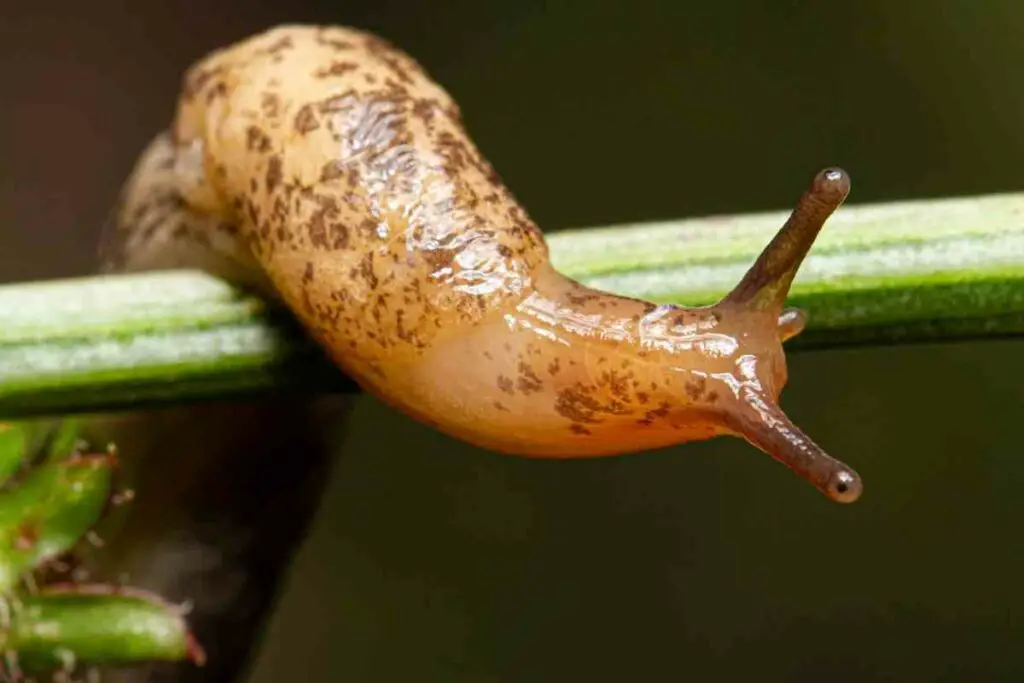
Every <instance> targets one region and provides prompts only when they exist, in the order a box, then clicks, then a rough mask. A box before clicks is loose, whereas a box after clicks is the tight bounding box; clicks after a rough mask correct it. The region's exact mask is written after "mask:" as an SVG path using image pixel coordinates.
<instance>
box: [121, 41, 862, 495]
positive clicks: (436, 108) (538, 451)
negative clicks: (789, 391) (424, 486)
mask: <svg viewBox="0 0 1024 683" xmlns="http://www.w3.org/2000/svg"><path fill="white" fill-rule="evenodd" d="M848 192H849V179H848V177H847V175H846V174H845V173H844V172H843V171H842V170H839V169H828V170H825V171H822V172H821V173H819V174H818V176H817V177H816V178H815V179H814V181H813V183H812V184H811V186H810V188H809V189H808V190H807V191H806V193H805V194H804V195H803V197H802V198H801V199H800V201H799V203H798V204H797V206H796V209H795V210H794V212H793V213H792V215H791V217H790V218H789V220H788V221H787V222H786V224H785V225H784V226H783V227H782V229H781V230H780V231H779V233H778V235H777V236H776V237H775V238H774V239H773V240H772V241H771V243H770V244H769V245H768V246H767V248H766V249H765V250H764V252H763V253H762V254H761V256H760V257H759V258H758V259H757V261H756V263H754V265H753V266H752V268H751V269H750V270H749V271H748V272H747V274H746V276H745V277H744V278H743V279H742V281H741V282H740V283H739V284H738V285H737V286H736V288H735V289H734V290H733V291H732V292H731V293H730V294H729V295H728V296H726V297H725V298H724V299H723V300H722V301H720V302H719V303H717V304H715V305H713V306H708V307H700V308H687V307H683V306H676V305H655V304H653V303H648V302H645V301H639V300H636V299H631V298H626V297H622V296H616V295H613V294H610V293H606V292H601V291H596V290H594V289H590V288H588V287H586V286H583V285H581V284H580V283H577V282H575V281H573V280H571V279H569V278H567V277H565V276H563V275H561V274H559V273H558V272H556V271H555V270H554V269H553V268H552V266H551V264H550V262H549V258H548V250H547V246H546V244H545V241H544V238H543V237H542V235H541V233H540V231H539V229H538V228H537V226H536V225H534V223H533V222H532V221H531V220H530V218H529V216H528V215H527V214H526V212H525V211H524V210H523V208H522V207H520V206H519V204H517V203H516V200H515V199H514V198H513V196H512V194H511V193H510V192H509V190H508V189H506V188H505V186H504V185H503V184H502V182H501V180H500V179H499V177H498V175H497V174H496V173H495V171H494V170H493V169H492V168H491V166H490V165H489V164H488V163H487V161H485V160H484V159H483V157H482V156H481V155H480V152H479V151H478V150H477V148H476V147H475V146H474V144H473V143H472V141H471V140H470V139H469V137H468V136H467V134H466V132H465V130H464V129H463V124H462V121H461V118H460V113H459V109H458V107H457V106H456V104H455V103H454V102H453V101H452V99H451V97H450V96H449V95H448V94H447V93H446V92H445V91H444V90H443V89H442V88H441V87H440V86H439V85H437V84H436V83H434V82H433V81H432V80H431V79H430V78H429V77H428V76H427V75H426V74H425V72H424V71H423V69H422V68H421V67H420V66H419V65H418V64H417V63H416V62H415V61H413V59H411V58H410V57H409V56H407V55H405V54H404V53H402V52H401V51H399V50H397V49H395V48H394V47H392V46H390V45H389V44H387V43H386V42H384V41H383V40H381V39H380V38H377V37H375V36H372V35H369V34H367V33H364V32H361V31H357V30H353V29H348V28H334V27H314V26H282V27H278V28H275V29H272V30H270V31H267V32H265V33H263V34H261V35H257V36H255V37H251V38H249V39H246V40H243V41H241V42H239V43H236V44H234V45H231V46H229V47H227V48H225V49H222V50H219V51H216V52H214V53H212V54H211V55H209V56H207V57H205V58H204V59H202V60H201V61H200V62H198V63H197V64H196V65H194V66H193V67H191V68H190V69H189V70H188V72H187V73H186V75H185V78H184V84H183V90H182V93H181V98H180V101H179V104H178V109H177V114H176V117H175V120H174V122H173V125H172V126H171V127H170V129H169V130H168V131H166V132H164V133H162V134H161V135H159V136H158V137H156V138H155V140H154V141H153V142H152V143H151V144H150V146H149V148H148V149H147V150H146V151H145V152H144V154H143V155H142V157H141V158H140V160H139V161H138V163H137V165H136V168H135V170H134V171H133V174H132V176H131V178H130V179H129V181H128V183H127V185H126V188H125V192H124V194H123V196H122V199H121V203H120V205H119V209H118V213H117V218H116V227H117V237H116V239H117V241H118V248H119V250H120V253H119V255H118V257H119V263H118V264H117V267H118V268H119V269H121V270H139V269H152V268H174V267H194V268H203V269H206V270H208V271H210V272H212V273H214V274H217V275H219V276H221V277H224V278H227V279H231V280H234V281H237V282H240V283H246V284H248V285H250V286H254V287H257V288H259V289H260V290H261V291H262V292H264V293H265V294H266V295H267V296H272V297H275V298H277V299H279V300H280V301H281V302H283V303H284V304H285V305H286V306H287V307H288V308H289V309H290V310H291V311H292V312H293V313H294V314H295V316H297V318H298V320H299V321H300V322H301V323H302V325H303V326H304V327H305V329H306V330H307V331H308V332H309V333H310V335H311V336H312V337H313V338H314V339H315V340H316V341H317V342H318V343H319V344H320V345H321V347H322V348H323V349H325V350H326V352H327V353H328V355H329V356H330V358H331V359H332V360H333V362H335V363H336V364H337V365H338V366H339V367H340V368H341V369H343V370H344V371H345V372H346V373H348V374H349V375H350V376H351V377H353V378H354V379H355V380H356V381H357V382H358V383H359V384H360V385H361V386H362V387H363V388H364V389H365V390H367V391H369V392H370V393H372V394H374V395H376V396H377V397H379V398H381V399H383V400H385V401H386V402H388V403H389V404H391V405H392V406H394V407H396V408H398V409H400V410H402V411H403V412H405V413H407V414H409V415H411V416H413V417H414V418H416V419H419V420H421V421H423V422H425V423H427V424H429V425H432V426H433V427H435V428H436V429H439V430H441V431H443V432H446V433H448V434H449V435H452V436H455V437H457V438H460V439H463V440H465V441H468V442H471V443H473V444H476V445H479V446H482V447H486V448H489V449H493V450H495V451H499V452H504V453H509V454H518V455H523V456H534V457H558V458H569V457H591V456H607V455H615V454H622V453H626V452H635V451H642V450H646V449H653V448H658V447H663V446H668V445H672V444H678V443H682V442H687V441H693V440H699V439H707V438H710V437H714V436H717V435H722V434H732V435H736V436H740V437H742V438H744V439H746V440H747V441H749V442H750V443H751V444H753V445H755V446H757V447H758V448H760V449H762V450H764V451H765V452H767V453H768V454H770V455H771V456H772V457H774V458H776V459H777V460H779V461H780V462H782V463H783V464H785V465H787V466H788V467H790V468H792V469H793V470H794V471H796V472H797V473H798V474H799V475H800V476H802V477H804V478H805V479H807V480H808V481H810V482H811V483H812V484H814V486H816V487H817V488H818V489H819V490H821V491H822V492H824V493H825V494H826V495H828V496H829V497H831V498H832V499H833V500H836V501H840V502H852V501H854V500H856V499H857V498H858V497H859V496H860V493H861V481H860V478H859V477H858V475H857V474H856V473H855V472H854V471H853V470H851V469H850V468H848V467H846V466H845V465H843V464H842V463H840V462H838V461H836V460H834V459H832V458H831V457H829V456H828V455H827V454H826V453H825V452H823V451H822V450H821V448H819V447H818V446H817V445H816V444H815V443H814V442H812V441H811V440H810V439H809V438H808V437H807V436H805V435H804V434H803V433H802V432H801V431H800V430H799V429H798V428H797V427H796V426H795V425H794V424H793V423H792V422H791V421H790V420H789V419H788V418H787V417H786V415H785V414H784V413H783V412H782V410H781V409H780V408H779V406H778V403H777V401H778V397H779V393H780V392H781V390H782V388H783V386H784V385H785V383H786V380H787V370H786V360H785V356H784V353H783V349H782V343H783V342H784V341H785V340H786V339H789V338H791V337H793V336H795V335H797V334H799V333H800V332H801V331H802V330H803V328H804V325H805V318H804V315H803V314H802V313H801V312H799V311H797V310H794V309H783V302H784V299H785V298H786V295H787V293H788V291H789V287H790V284H791V282H792V280H793V277H794V275H795V274H796V271H797V268H798V267H799V265H800V263H801V261H802V260H803V258H804V256H805V255H806V253H807V251H808V249H809V248H810V246H811V243H812V242H813V241H814V239H815V237H816V235H817V233H818V231H819V230H820V229H821V227H822V225H823V223H824V221H825V220H826V219H827V218H828V217H829V216H830V215H831V214H832V212H833V211H834V210H835V209H836V208H837V207H838V206H839V205H840V204H841V203H842V202H843V201H844V199H845V198H846V196H847V194H848Z"/></svg>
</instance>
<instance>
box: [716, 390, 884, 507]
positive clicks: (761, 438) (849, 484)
mask: <svg viewBox="0 0 1024 683" xmlns="http://www.w3.org/2000/svg"><path fill="white" fill-rule="evenodd" d="M743 391H744V394H743V395H742V396H741V403H740V405H741V408H740V414H738V415H736V416H734V420H735V427H736V428H737V430H738V431H739V433H740V435H741V436H742V437H743V438H744V439H746V440H747V441H748V442H750V443H751V444H752V445H754V446H756V447H757V448H760V449H761V450H762V451H764V452H765V453H767V454H768V455H770V456H772V457H773V458H775V459H776V460H777V461H779V462H781V463H782V464H783V465H785V466H786V467H788V468H790V469H791V470H793V471H794V472H795V473H796V474H797V475H799V476H800V477H802V478H804V479H806V480H807V481H808V482H810V483H811V484H812V485H813V486H814V487H815V488H817V489H818V490H819V491H821V492H822V493H824V494H825V495H826V496H828V497H829V498H831V499H832V500H834V501H836V502H838V503H852V502H854V501H856V500H857V499H858V498H860V494H861V492H862V491H863V488H864V487H863V484H862V483H861V479H860V475H858V474H857V473H856V472H855V471H854V470H853V469H851V468H850V467H848V466H847V465H845V464H844V463H842V462H840V461H838V460H836V459H835V458H832V457H831V456H829V455H828V454H827V453H825V451H823V450H822V449H821V447H820V446H818V445H817V444H816V443H814V442H813V441H811V439H810V438H809V437H808V436H807V435H806V434H804V433H803V432H802V431H800V429H799V428H798V427H797V426H796V425H795V424H793V422H792V421H791V420H790V419H789V418H788V417H787V416H786V414H785V413H784V412H782V409H781V408H779V406H778V405H776V404H775V402H774V401H771V400H770V399H768V398H766V397H765V396H764V395H763V394H762V393H761V392H759V391H756V390H755V389H753V388H750V387H747V388H745V389H744V390H743Z"/></svg>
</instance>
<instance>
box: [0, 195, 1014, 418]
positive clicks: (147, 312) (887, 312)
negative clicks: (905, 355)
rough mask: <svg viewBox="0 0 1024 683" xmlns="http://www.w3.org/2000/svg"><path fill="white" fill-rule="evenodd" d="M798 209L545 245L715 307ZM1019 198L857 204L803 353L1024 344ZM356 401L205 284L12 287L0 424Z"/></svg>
mask: <svg viewBox="0 0 1024 683" xmlns="http://www.w3.org/2000/svg"><path fill="white" fill-rule="evenodd" d="M787 214H788V212H785V211H783V212H772V213H762V214H750V215H744V216H722V217H711V218H699V219H691V220H679V221H671V222H666V223H647V224H639V225H632V226H617V227H610V228H591V229H586V230H571V231H565V232H560V233H557V234H553V235H551V236H549V238H548V241H549V244H550V246H551V253H552V259H553V261H554V264H555V266H556V267H557V268H559V269H560V270H561V271H562V272H564V273H566V274H567V275H570V276H572V277H575V278H577V279H579V280H580V281H582V282H584V283H585V284H588V285H591V286H593V287H598V288H601V289H605V290H608V291H611V292H615V293H617V294H623V295H628V296H633V297H641V298H645V299H649V300H653V301H656V302H673V303H681V304H691V305H696V304H706V303H712V302H713V301H715V300H716V299H717V298H718V297H720V296H721V295H723V294H724V293H725V292H726V291H728V290H729V288H730V287H731V286H732V285H733V284H734V283H736V282H737V281H738V280H739V279H740V278H741V276H742V275H743V273H744V272H745V271H746V269H747V268H748V267H749V266H750V265H751V263H753V261H754V259H755V258H756V256H757V255H758V253H759V252H760V250H761V249H762V248H763V247H764V245H765V244H767V243H768V241H769V239H770V238H771V237H772V235H773V234H774V233H775V231H776V230H778V228H779V227H780V226H781V225H782V223H783V221H784V220H785V218H786V216H787ZM1022 217H1024V194H1006V195H992V196H984V197H971V198H962V199H941V200H924V201H910V202H898V203H889V204H878V205H864V206H847V207H844V208H842V209H840V211H839V212H838V213H837V214H836V215H835V216H834V217H833V218H832V219H831V220H830V221H829V224H828V225H827V226H826V228H825V230H824V231H823V233H822V236H821V237H820V238H819V240H818V242H817V243H816V244H815V246H814V248H813V249H812V250H811V254H810V256H809V257H808V259H807V261H806V262H805V263H804V265H803V267H802V268H801V270H800V273H799V275H798V277H797V279H796V282H795V283H794V286H793V290H792V293H791V296H790V303H791V304H792V305H795V306H799V307H801V308H803V309H805V310H806V311H807V312H808V314H809V316H810V325H809V327H808V329H807V331H806V332H805V333H804V334H803V335H802V336H801V337H798V338H797V339H796V340H794V341H793V342H791V343H790V346H792V347H793V348H805V349H806V348H822V347H828V346H838V345H851V344H856V345H865V344H886V343H896V342H910V341H929V340H950V339H963V338H972V337H983V336H1006V335H1016V334H1020V333H1022V332H1024V220H1022ZM346 387H351V385H350V384H348V383H347V382H346V381H345V380H344V378H343V377H341V375H340V373H338V372H337V371H335V370H331V369H328V368H327V367H326V365H325V361H324V360H323V359H322V358H321V356H320V354H319V353H318V352H317V351H316V350H315V349H313V348H312V346H311V345H310V343H309V342H308V341H307V340H306V338H305V337H304V336H303V335H302V334H301V333H300V332H299V331H298V330H297V329H296V328H295V327H294V323H293V322H292V321H291V320H290V318H288V317H287V316H282V315H279V314H277V313H275V312H274V311H272V310H270V309H269V308H268V307H267V306H266V304H265V303H264V302H263V301H261V300H260V299H258V298H256V297H253V296H251V295H248V294H245V293H242V292H240V291H238V290H236V289H235V288H233V287H231V286H230V285H228V284H226V283H224V282H222V281H219V280H217V279H214V278H210V277H207V276H205V275H203V274H201V273H193V272H184V271H183V272H173V273H148V274H143V275H122V276H103V277H93V278H85V279H78V280H64V281H51V282H41V283H25V284H12V285H7V286H3V287H0V419H6V418H17V417H25V416H30V415H40V414H64V413H74V412H89V411H96V410H104V409H116V408H121V407H129V406H131V407H139V406H141V405H146V404H162V403H167V402H176V401H191V400H201V399H207V398H217V397H224V396H227V395H240V394H252V393H255V392H265V391H269V390H275V389H276V390H279V389H296V390H301V391H309V390H337V389H344V388H346Z"/></svg>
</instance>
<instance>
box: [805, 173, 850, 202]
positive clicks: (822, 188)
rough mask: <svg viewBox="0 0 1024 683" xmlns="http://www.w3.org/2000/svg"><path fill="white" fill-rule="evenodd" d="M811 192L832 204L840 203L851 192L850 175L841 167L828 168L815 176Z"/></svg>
mask: <svg viewBox="0 0 1024 683" xmlns="http://www.w3.org/2000/svg"><path fill="white" fill-rule="evenodd" d="M811 192H812V193H813V194H814V195H815V196H817V197H820V198H821V199H823V200H824V201H827V202H828V203H830V204H835V205H839V204H841V203H842V202H843V201H844V200H845V199H846V197H847V196H848V195H849V194H850V175H849V174H848V173H847V172H846V171H844V170H843V169H841V168H839V167H838V166H832V167H830V168H826V169H824V170H822V171H820V172H819V173H818V175H816V176H815V177H814V183H813V184H812V185H811Z"/></svg>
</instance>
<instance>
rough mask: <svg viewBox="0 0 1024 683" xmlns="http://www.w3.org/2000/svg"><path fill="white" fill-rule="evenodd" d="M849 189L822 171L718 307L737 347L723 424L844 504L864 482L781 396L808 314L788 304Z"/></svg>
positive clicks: (727, 377)
mask: <svg viewBox="0 0 1024 683" xmlns="http://www.w3.org/2000/svg"><path fill="white" fill-rule="evenodd" d="M849 191H850V181H849V177H848V176H847V175H846V173H845V172H844V171H842V170H841V169H837V168H830V169H826V170H824V171H822V172H820V173H819V174H818V175H817V176H816V177H815V178H814V181H813V183H812V184H811V187H810V188H809V189H808V190H807V191H806V192H805V193H804V195H803V197H801V199H800V201H799V203H798V204H797V206H796V209H795V210H794V211H793V213H792V214H791V215H790V217H789V220H787V221H786V223H785V225H784V226H783V227H782V229H781V230H779V232H778V234H777V235H776V236H775V238H774V239H773V240H772V241H771V242H770V243H769V244H768V246H767V247H766V248H765V250H764V251H763V252H762V253H761V255H760V257H759V258H758V259H757V261H756V262H755V263H754V265H753V266H752V267H751V268H750V270H749V271H747V273H746V275H745V276H744V277H743V279H742V280H741V281H740V283H739V284H738V285H737V286H736V288H735V289H734V290H733V291H732V292H731V293H730V294H729V295H728V296H726V297H725V298H724V299H723V300H722V301H721V302H720V303H718V304H717V305H716V306H714V307H713V308H712V310H713V311H714V312H715V314H716V316H717V317H718V318H720V320H721V325H722V329H723V330H728V331H729V332H730V333H731V336H732V337H733V338H734V339H735V340H736V341H737V344H738V346H737V348H736V352H735V353H734V354H731V361H732V363H731V366H730V369H729V371H728V372H726V373H722V374H720V375H717V379H720V380H722V381H723V382H725V384H727V386H728V391H727V392H725V393H727V398H726V399H725V400H724V401H721V402H720V403H719V405H718V406H716V409H715V410H716V413H717V414H718V416H719V420H720V421H721V422H722V423H723V425H724V426H725V427H726V428H727V429H728V430H729V431H731V432H733V433H735V434H737V435H739V436H741V437H743V438H744V439H746V440H747V441H748V442H750V443H751V444H753V445H754V446H757V447H758V448H760V449H761V450H763V451H765V452H766V453H768V454H769V455H771V456H772V457H773V458H775V459H776V460H778V461H779V462H781V463H782V464H784V465H786V466H787V467H789V468H790V469H792V470H793V471H794V472H796V473H797V474H798V475H800V476H801V477H803V478H804V479H806V480H807V481H809V482H810V483H811V484H813V485H814V486H815V487H816V488H818V490H820V491H821V492H822V493H824V494H825V495H827V496H829V497H830V498H831V499H832V500H835V501H837V502H842V503H851V502H853V501H855V500H856V499H857V498H858V497H859V496H860V494H861V490H862V484H861V480H860V477H859V476H858V475H857V473H856V472H854V471H853V470H852V469H851V468H849V467H847V466H846V465H844V464H843V463H841V462H839V461H837V460H835V459H833V458H832V457H830V456H829V455H828V454H826V453H825V452H824V451H823V450H822V449H821V448H820V447H819V446H818V445H817V444H815V443H814V442H813V441H812V440H811V439H810V438H809V437H808V436H807V435H805V434H804V433H803V432H802V431H801V430H800V429H799V428H798V427H797V426H796V425H795V424H793V422H792V421H791V420H790V419H789V418H788V417H787V416H786V414H785V413H784V412H783V411H782V409H781V408H780V407H779V404H778V398H779V394H780V392H781V390H782V388H783V386H785V383H786V379H787V371H786V359H785V354H784V352H783V349H782V343H783V342H784V341H786V340H787V339H790V338H792V337H794V336H796V335H797V334H799V333H800V332H801V331H803V329H804V326H805V325H806V317H805V315H804V314H803V312H801V311H799V310H797V309H784V308H783V304H784V302H785V299H786V296H787V294H788V293H789V288H790V285H791V284H792V282H793V278H794V277H795V276H796V272H797V269H798V268H799V267H800V264H801V262H802V261H803V259H804V257H805V256H806V255H807V252H808V250H809V249H810V247H811V244H812V243H813V242H814V239H815V237H816V236H817V235H818V232H819V231H820V230H821V228H822V226H823V225H824V223H825V221H826V220H827V219H828V217H829V216H830V215H832V213H833V212H834V211H835V210H836V209H837V208H838V207H839V206H840V204H842V202H843V201H844V200H845V199H846V196H847V194H849Z"/></svg>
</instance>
